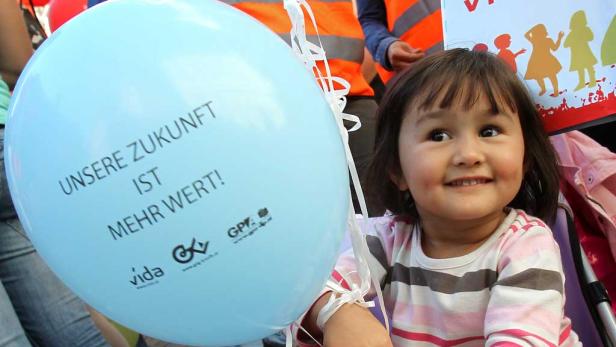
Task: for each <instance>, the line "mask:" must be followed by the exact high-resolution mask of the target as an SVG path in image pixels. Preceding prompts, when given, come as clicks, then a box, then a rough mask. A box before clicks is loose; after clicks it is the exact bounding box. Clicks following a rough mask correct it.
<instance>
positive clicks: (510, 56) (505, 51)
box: [494, 34, 526, 72]
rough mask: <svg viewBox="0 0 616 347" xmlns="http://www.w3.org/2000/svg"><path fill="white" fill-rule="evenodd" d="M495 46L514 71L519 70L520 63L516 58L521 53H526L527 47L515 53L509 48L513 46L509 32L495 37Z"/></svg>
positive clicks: (499, 55) (500, 56)
mask: <svg viewBox="0 0 616 347" xmlns="http://www.w3.org/2000/svg"><path fill="white" fill-rule="evenodd" d="M494 46H496V48H498V54H497V56H498V57H499V58H501V59H502V60H504V61H505V63H507V64H508V65H509V66H510V67H511V69H512V70H513V72H518V65H517V64H516V63H515V58H516V57H517V56H518V55H520V54H524V53H526V49H524V48H523V49H521V50H519V51H517V52H516V53H513V52H512V51H511V50H510V49H509V46H511V35H509V34H502V35H498V36H497V37H496V38H495V39H494Z"/></svg>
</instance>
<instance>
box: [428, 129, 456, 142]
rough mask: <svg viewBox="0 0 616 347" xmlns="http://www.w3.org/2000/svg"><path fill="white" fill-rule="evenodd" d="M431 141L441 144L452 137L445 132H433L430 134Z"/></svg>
mask: <svg viewBox="0 0 616 347" xmlns="http://www.w3.org/2000/svg"><path fill="white" fill-rule="evenodd" d="M429 138H430V141H436V142H441V141H445V140H450V139H451V136H449V134H447V133H446V132H445V131H444V130H440V129H439V130H433V131H432V132H430V136H429Z"/></svg>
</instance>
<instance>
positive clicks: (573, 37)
mask: <svg viewBox="0 0 616 347" xmlns="http://www.w3.org/2000/svg"><path fill="white" fill-rule="evenodd" d="M569 29H571V32H570V33H569V35H567V38H566V39H565V43H564V44H563V46H564V47H568V48H570V49H571V66H570V67H569V71H577V73H578V78H579V82H578V85H577V86H576V87H575V90H580V89H582V88H584V86H586V79H585V74H584V71H585V70H586V71H588V87H590V88H592V87H594V86H596V85H597V81H596V78H595V68H594V65H595V64H597V58H595V55H594V54H593V53H592V51H591V50H590V46H589V44H588V43H589V42H590V41H592V40H593V39H594V38H595V37H594V35H593V33H592V31H591V30H590V27H589V26H588V23H587V22H586V13H584V11H577V12H575V13H574V14H573V15H572V16H571V21H570V22H569Z"/></svg>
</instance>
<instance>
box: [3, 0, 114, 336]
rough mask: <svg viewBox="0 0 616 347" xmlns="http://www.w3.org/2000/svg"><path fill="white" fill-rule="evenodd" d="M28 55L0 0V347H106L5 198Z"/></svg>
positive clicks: (20, 28)
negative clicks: (10, 113) (8, 146)
mask: <svg viewBox="0 0 616 347" xmlns="http://www.w3.org/2000/svg"><path fill="white" fill-rule="evenodd" d="M31 55H32V44H31V41H30V38H29V36H28V32H27V30H26V26H25V23H24V20H23V17H22V13H21V11H20V10H19V7H18V5H17V2H16V1H15V0H0V167H1V170H0V346H2V347H26V346H31V345H35V346H59V347H61V346H106V345H107V342H106V341H105V339H104V338H103V336H102V334H101V333H100V331H99V330H98V329H97V328H96V326H95V325H94V323H93V321H92V319H91V318H90V315H89V313H88V311H87V310H86V307H85V305H84V303H83V302H82V301H81V300H80V299H79V298H77V297H76V296H75V295H74V294H73V293H72V292H71V291H69V290H68V289H67V288H66V287H65V286H64V285H63V284H62V282H60V280H59V279H58V278H57V277H56V276H55V275H54V274H53V273H52V272H51V271H50V269H49V268H48V267H47V265H46V264H45V263H44V262H43V260H42V259H41V258H40V257H39V255H38V254H37V252H36V250H35V249H34V247H33V246H32V244H31V243H30V240H29V239H28V237H27V236H26V234H25V232H24V229H23V227H22V225H21V223H20V222H19V219H18V218H17V214H16V213H15V209H14V207H13V203H12V201H11V196H10V195H9V191H8V186H7V180H6V174H5V171H4V153H3V150H4V145H3V142H4V123H5V121H6V114H7V110H8V104H9V98H10V91H9V90H10V89H11V88H13V87H14V86H15V83H16V82H17V79H18V77H19V75H20V73H21V71H22V69H23V68H24V66H25V64H26V62H27V61H28V59H29V58H30V56H31ZM50 232H53V230H50Z"/></svg>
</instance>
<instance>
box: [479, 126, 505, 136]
mask: <svg viewBox="0 0 616 347" xmlns="http://www.w3.org/2000/svg"><path fill="white" fill-rule="evenodd" d="M500 133H501V131H500V129H499V128H497V127H495V126H489V127H485V128H483V129H481V131H480V132H479V135H480V136H481V137H492V136H496V135H499V134H500Z"/></svg>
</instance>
